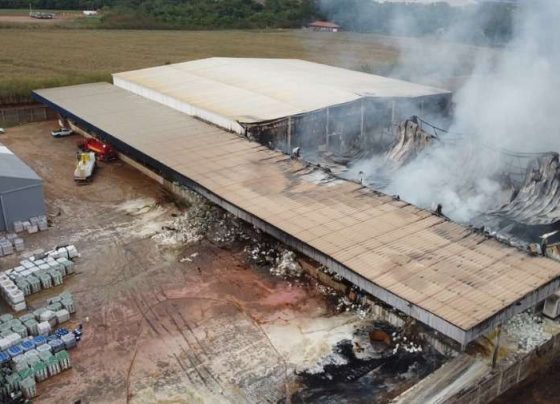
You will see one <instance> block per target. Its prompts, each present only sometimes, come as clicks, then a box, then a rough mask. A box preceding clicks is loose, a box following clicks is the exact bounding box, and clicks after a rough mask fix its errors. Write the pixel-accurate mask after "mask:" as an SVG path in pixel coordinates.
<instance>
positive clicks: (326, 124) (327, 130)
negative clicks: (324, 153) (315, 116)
mask: <svg viewBox="0 0 560 404" xmlns="http://www.w3.org/2000/svg"><path fill="white" fill-rule="evenodd" d="M326 116H327V122H326V123H325V144H326V145H327V150H328V149H329V132H330V127H329V121H330V117H329V108H328V107H327V112H326Z"/></svg>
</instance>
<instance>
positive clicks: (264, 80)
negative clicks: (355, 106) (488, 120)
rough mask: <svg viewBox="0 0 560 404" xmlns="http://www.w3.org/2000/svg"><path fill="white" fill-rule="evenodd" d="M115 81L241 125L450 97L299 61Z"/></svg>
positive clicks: (189, 68) (137, 74) (202, 64)
mask: <svg viewBox="0 0 560 404" xmlns="http://www.w3.org/2000/svg"><path fill="white" fill-rule="evenodd" d="M113 81H114V84H115V85H117V86H120V87H122V88H125V89H127V90H129V91H133V92H135V93H137V94H140V95H142V96H145V97H147V98H150V99H152V100H154V101H158V102H162V103H164V104H166V105H168V106H171V107H172V108H175V109H179V110H182V111H183V112H189V113H190V114H191V115H196V116H200V114H197V113H196V111H192V109H193V108H194V109H198V110H202V111H206V112H207V113H210V114H215V115H218V116H221V117H225V118H228V119H230V120H233V121H236V122H241V123H254V122H262V121H268V120H273V119H278V118H283V117H287V116H291V115H297V114H301V113H305V112H310V111H315V110H318V109H322V108H325V107H328V106H332V105H338V104H343V103H347V102H350V101H354V100H357V99H359V98H362V97H376V98H416V97H424V96H430V95H435V94H448V93H449V92H448V91H446V90H441V89H437V88H433V87H427V86H423V85H420V84H415V83H410V82H406V81H402V80H396V79H391V78H387V77H382V76H376V75H373V74H367V73H361V72H356V71H352V70H348V69H342V68H338V67H332V66H327V65H323V64H318V63H312V62H307V61H304V60H297V59H244V58H209V59H202V60H195V61H191V62H185V63H177V64H170V65H165V66H158V67H152V68H148V69H141V70H135V71H130V72H124V73H117V74H114V75H113ZM180 103H182V104H184V105H182V106H181V105H178V104H180ZM189 109H191V110H190V111H189ZM201 117H202V118H203V119H205V120H208V121H210V122H212V120H211V119H208V118H206V117H205V116H201Z"/></svg>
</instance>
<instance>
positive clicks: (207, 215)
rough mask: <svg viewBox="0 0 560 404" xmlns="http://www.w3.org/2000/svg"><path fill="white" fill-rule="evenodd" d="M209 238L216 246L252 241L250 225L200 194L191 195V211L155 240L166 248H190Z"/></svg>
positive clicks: (176, 220)
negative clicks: (249, 230)
mask: <svg viewBox="0 0 560 404" xmlns="http://www.w3.org/2000/svg"><path fill="white" fill-rule="evenodd" d="M205 238H206V239H208V240H209V241H211V242H212V243H214V244H216V245H221V246H226V245H231V244H233V243H234V242H236V241H239V240H248V239H249V238H250V236H249V234H248V228H247V225H245V224H244V223H242V222H241V221H240V220H239V219H237V218H236V217H235V216H233V215H231V214H229V213H227V212H225V211H224V210H223V209H221V208H219V207H218V206H216V205H213V204H212V203H210V202H209V201H207V200H206V199H204V198H203V197H201V196H198V195H195V194H193V195H190V206H189V208H188V209H187V210H186V211H184V212H181V213H180V214H177V215H175V217H174V218H173V220H172V221H171V223H169V224H168V225H166V226H164V227H163V228H162V229H161V231H160V232H158V233H157V234H155V235H154V236H152V239H153V240H154V241H156V242H157V243H158V244H159V245H162V246H186V245H190V244H194V243H197V242H200V241H201V240H203V239H205Z"/></svg>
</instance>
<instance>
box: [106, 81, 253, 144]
mask: <svg viewBox="0 0 560 404" xmlns="http://www.w3.org/2000/svg"><path fill="white" fill-rule="evenodd" d="M113 84H114V85H115V86H117V87H120V88H122V89H124V90H127V91H130V92H131V93H134V94H137V95H140V96H142V97H145V98H147V99H149V100H152V101H155V102H159V103H160V104H163V105H165V106H168V107H170V108H173V109H175V110H177V111H180V112H183V113H185V114H187V115H190V116H195V117H197V118H200V119H202V120H203V121H206V122H210V123H212V124H214V125H216V126H219V127H221V128H224V129H226V130H228V131H230V132H235V133H239V134H240V135H244V134H245V129H244V128H243V126H241V125H240V124H239V122H237V121H234V120H232V119H230V118H227V117H224V116H220V115H217V114H214V113H212V112H210V111H206V110H204V109H200V108H197V107H195V106H193V105H190V104H187V103H186V102H182V101H179V100H177V99H176V98H173V97H169V96H167V95H164V94H161V93H158V92H157V91H154V90H151V89H149V88H146V87H144V86H140V85H138V84H136V83H132V82H130V81H128V80H123V79H121V78H119V77H116V76H113Z"/></svg>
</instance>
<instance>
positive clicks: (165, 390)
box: [0, 122, 436, 403]
mask: <svg viewBox="0 0 560 404" xmlns="http://www.w3.org/2000/svg"><path fill="white" fill-rule="evenodd" d="M55 126H56V124H55V123H54V122H43V123H38V124H29V125H24V126H20V127H16V128H11V129H10V130H9V131H8V133H7V134H5V135H2V138H0V142H2V143H4V144H5V145H6V146H8V147H9V148H10V149H11V150H13V151H14V152H15V153H16V154H17V155H18V156H19V157H20V158H22V159H23V160H24V161H26V162H27V163H28V164H29V165H30V166H31V167H32V168H34V169H35V170H36V172H37V173H38V174H39V175H40V176H41V177H42V178H43V179H44V185H45V195H46V201H47V208H48V214H49V217H50V219H51V220H52V222H53V226H52V227H51V228H50V229H49V231H48V232H44V233H38V234H34V235H30V236H26V237H25V241H26V251H31V250H33V249H36V248H51V247H53V246H54V245H56V244H62V243H74V244H76V246H77V247H78V249H79V251H80V252H81V254H82V256H81V258H80V259H79V262H78V263H77V265H76V269H77V274H76V275H73V276H71V277H70V278H67V280H66V281H65V284H64V286H63V287H58V288H55V289H52V290H50V291H48V292H46V291H44V292H41V293H38V294H37V295H35V296H33V297H32V298H31V299H29V300H28V303H29V305H30V306H31V308H34V307H39V306H41V305H44V302H45V299H46V298H47V297H48V296H49V295H54V294H58V293H60V292H61V291H62V290H63V289H64V290H68V291H71V292H72V293H73V294H74V296H75V300H76V302H77V308H78V311H77V314H76V318H75V320H76V321H77V322H80V321H83V322H84V327H85V336H84V338H83V340H82V342H81V344H80V346H79V347H78V348H77V349H75V350H73V351H72V352H71V358H72V363H73V368H72V369H71V370H69V371H66V372H64V373H63V374H61V375H59V376H56V377H54V378H52V379H50V380H48V381H46V382H43V383H41V384H39V386H38V392H39V394H40V396H39V397H38V399H37V400H36V402H39V403H40V402H45V403H46V402H49V403H51V402H74V401H76V400H82V403H85V402H102V403H113V402H115V403H122V402H155V401H158V402H159V401H161V402H168V403H170V402H185V403H193V402H278V401H282V400H284V399H285V398H286V397H290V395H291V394H292V393H294V392H295V391H297V390H298V388H299V386H298V381H297V380H298V378H297V374H298V373H300V372H302V371H304V370H306V369H309V368H310V367H312V366H314V365H315V364H317V363H318V362H320V361H321V360H322V359H323V358H325V356H328V355H329V354H331V353H332V351H333V346H334V345H335V344H337V343H339V342H340V341H342V340H345V339H346V340H347V339H348V338H350V339H351V338H352V335H353V333H354V332H355V331H356V329H358V328H362V329H367V327H371V324H372V320H363V319H360V317H358V316H357V315H356V314H352V313H342V314H336V315H333V314H332V311H331V310H330V309H329V305H328V304H327V300H326V298H325V297H324V296H323V295H321V294H320V293H317V291H316V290H312V289H310V288H309V287H307V286H304V285H299V286H298V285H297V284H294V283H293V282H292V281H289V280H282V279H280V278H275V277H272V276H271V275H270V274H269V273H268V272H267V271H262V270H258V269H255V268H254V267H252V266H251V265H249V264H248V262H247V260H246V256H245V253H244V252H243V250H242V248H237V247H236V248H219V247H217V246H215V245H213V244H211V243H209V242H207V241H202V242H200V243H197V244H195V245H191V246H187V247H185V246H180V247H165V246H161V245H158V244H157V243H156V242H155V241H154V240H153V239H152V238H151V236H152V235H153V234H155V233H157V232H158V231H160V230H161V228H162V226H165V225H166V224H168V223H169V221H170V220H171V219H172V215H173V214H177V213H178V210H177V209H178V208H177V207H176V206H175V205H174V204H173V203H171V202H170V201H169V198H168V197H166V196H165V195H164V193H163V192H162V191H161V189H160V187H159V185H158V184H157V183H155V182H154V181H152V180H150V179H149V178H147V177H145V176H143V175H142V174H140V173H139V172H137V171H136V170H134V169H132V168H130V167H129V166H127V165H125V164H124V163H122V162H120V161H117V162H113V163H107V164H103V163H102V164H101V165H100V167H99V170H98V173H97V174H96V177H95V179H94V181H93V183H92V184H91V185H87V186H77V185H76V184H75V183H74V181H73V178H72V174H73V169H74V164H75V152H76V142H77V141H78V140H79V139H78V138H77V137H75V136H72V137H68V138H64V139H54V138H52V137H51V136H50V135H49V131H50V129H52V128H54V127H55ZM181 258H183V259H181ZM3 260H4V262H3V263H2V266H3V267H7V266H8V265H13V263H14V262H15V258H14V257H12V258H10V260H11V261H12V262H10V261H7V260H6V259H3ZM181 261H183V262H181ZM86 318H88V319H89V321H88V322H86ZM366 336H367V333H366ZM350 350H352V348H351V345H350ZM351 355H352V356H353V355H354V354H353V353H351ZM409 359H411V360H412V361H411V362H410V361H409ZM378 360H381V359H378ZM357 361H358V362H357V363H360V366H362V367H363V369H365V370H364V372H363V373H364V374H365V373H368V372H370V370H371V369H372V367H373V365H375V367H376V369H377V370H376V372H379V370H378V369H379V368H382V366H379V364H378V363H377V362H366V361H361V362H360V360H357ZM414 361H415V358H410V357H409V356H407V357H405V358H404V359H403V360H401V361H400V362H396V363H397V365H399V364H400V365H399V366H400V367H398V370H396V371H395V372H397V377H396V379H395V384H394V385H393V384H391V385H390V384H389V383H385V380H383V382H382V383H381V382H379V381H376V382H375V383H377V384H378V387H379V389H381V390H383V391H384V392H385V393H387V394H389V395H391V394H393V395H394V394H395V393H396V392H397V391H399V389H402V388H404V387H405V386H407V385H409V384H410V383H411V380H410V378H408V379H407V377H404V376H402V377H401V376H400V375H399V372H402V374H403V375H404V374H409V375H410V374H413V373H414V371H411V372H409V366H416V367H418V365H410V364H412V362H414ZM422 363H423V362H422ZM368 366H370V368H368ZM430 366H431V365H430ZM434 366H436V365H434ZM388 369H389V370H387V371H388V372H389V371H393V370H392V369H393V367H388ZM395 369H397V368H396V367H395ZM415 369H416V368H415ZM407 372H408V373H407ZM354 373H355V370H354ZM376 374H377V373H370V379H365V378H362V385H361V390H362V394H363V395H362V396H359V397H354V398H351V397H350V398H349V399H348V400H346V401H348V402H370V400H371V394H372V391H373V390H370V389H369V387H368V386H369V384H364V383H365V382H364V381H365V380H370V381H371V380H373V379H375V378H374V377H373V376H375V375H376ZM372 375H373V376H372ZM327 376H329V375H327ZM329 377H330V376H329ZM341 377H346V376H344V375H342V376H341ZM360 377H361V374H360V375H359V376H354V378H355V379H358V378H360ZM380 377H381V376H380ZM383 377H385V376H383ZM372 378H373V379H372ZM327 381H328V380H327ZM370 381H368V383H370ZM401 382H402V383H401ZM399 383H401V384H399ZM403 383H404V384H403ZM327 384H328V383H327ZM343 384H344V385H346V386H348V383H346V382H345V383H343ZM388 386H390V387H388ZM345 388H347V387H345ZM391 391H392V392H393V393H391ZM338 393H341V392H340V391H338ZM346 393H348V394H350V393H351V392H350V391H348V390H346ZM313 394H314V396H315V397H317V394H319V396H320V394H321V392H319V393H317V392H316V391H314V392H313ZM301 397H306V395H305V394H304V395H302V396H301ZM311 397H313V395H311ZM380 397H381V396H380ZM308 401H309V400H308Z"/></svg>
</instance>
